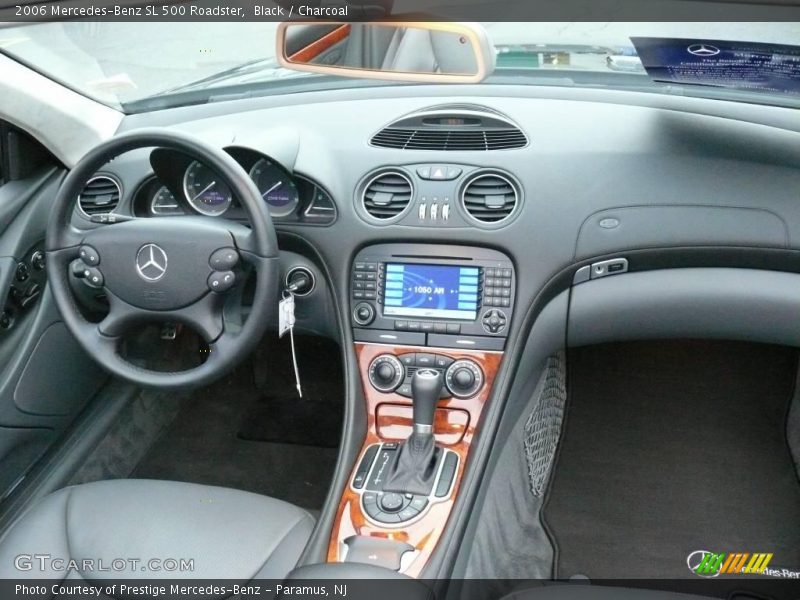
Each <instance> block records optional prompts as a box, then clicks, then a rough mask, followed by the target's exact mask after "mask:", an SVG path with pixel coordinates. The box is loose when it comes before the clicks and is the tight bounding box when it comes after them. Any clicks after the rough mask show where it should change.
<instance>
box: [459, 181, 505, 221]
mask: <svg viewBox="0 0 800 600" xmlns="http://www.w3.org/2000/svg"><path fill="white" fill-rule="evenodd" d="M461 202H462V205H463V207H464V210H465V211H466V212H467V213H468V214H469V215H470V216H471V217H472V218H473V219H475V220H477V221H480V222H481V223H489V224H497V223H500V222H502V221H505V220H506V219H508V218H509V217H510V216H511V215H512V214H513V213H514V210H515V209H516V208H517V205H518V204H519V190H518V188H517V186H516V184H515V183H514V182H513V181H512V180H511V179H510V178H508V177H506V176H505V175H500V174H499V173H480V174H478V175H475V176H474V177H472V178H471V179H470V180H469V181H467V183H466V184H464V189H463V191H462V193H461Z"/></svg>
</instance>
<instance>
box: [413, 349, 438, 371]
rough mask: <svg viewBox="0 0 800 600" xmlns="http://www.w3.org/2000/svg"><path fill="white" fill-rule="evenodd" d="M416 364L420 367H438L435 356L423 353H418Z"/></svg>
mask: <svg viewBox="0 0 800 600" xmlns="http://www.w3.org/2000/svg"><path fill="white" fill-rule="evenodd" d="M416 364H417V366H418V367H434V366H436V365H435V361H434V355H433V354H427V353H423V352H417V354H416Z"/></svg>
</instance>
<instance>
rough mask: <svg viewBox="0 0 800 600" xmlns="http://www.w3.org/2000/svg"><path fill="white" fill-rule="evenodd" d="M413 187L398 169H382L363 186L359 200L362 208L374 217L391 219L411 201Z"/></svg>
mask: <svg viewBox="0 0 800 600" xmlns="http://www.w3.org/2000/svg"><path fill="white" fill-rule="evenodd" d="M413 192H414V188H413V186H412V185H411V180H410V179H409V178H408V177H406V176H405V175H404V174H403V173H401V172H400V171H384V172H383V173H381V174H380V175H376V176H375V177H373V178H372V179H370V180H369V182H368V183H367V185H365V186H364V192H363V194H362V196H361V201H362V202H363V204H364V210H366V211H367V213H369V215H370V216H372V217H374V218H376V219H391V218H392V217H396V216H397V215H399V214H400V213H402V212H403V211H404V210H405V209H406V207H407V206H408V203H409V202H411V196H412V195H413Z"/></svg>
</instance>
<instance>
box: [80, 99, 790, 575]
mask: <svg viewBox="0 0 800 600" xmlns="http://www.w3.org/2000/svg"><path fill="white" fill-rule="evenodd" d="M154 125H158V126H167V127H172V128H175V129H177V130H180V131H185V132H189V133H192V134H193V135H196V136H197V137H199V138H201V139H202V140H204V141H205V142H207V143H210V144H213V145H216V146H218V147H220V148H224V149H225V150H226V151H227V152H228V153H229V154H230V155H231V156H233V157H234V158H235V159H236V160H237V161H238V162H239V164H240V165H241V166H242V167H243V169H244V171H245V172H246V173H247V174H248V176H249V177H250V179H251V180H252V181H253V183H254V185H255V186H256V188H257V189H258V191H259V192H260V194H261V196H262V198H263V199H264V202H265V203H266V204H267V205H268V206H269V209H270V214H271V217H272V220H273V222H274V225H275V228H276V230H277V233H278V240H279V243H280V245H281V250H282V262H283V266H282V269H283V271H282V273H283V276H284V277H285V282H286V284H287V285H288V284H290V283H291V278H292V274H293V273H296V272H297V271H298V269H304V270H305V273H306V274H310V277H308V278H307V280H310V281H313V282H316V285H312V286H311V288H310V289H306V290H304V293H303V294H299V295H298V296H299V297H298V298H297V327H298V328H299V329H301V330H302V329H306V330H309V331H314V332H320V331H323V332H326V334H327V335H330V336H331V337H334V338H335V339H336V340H337V341H338V342H339V343H340V344H341V345H342V347H343V348H344V352H345V354H346V355H347V356H349V357H350V358H349V360H348V365H349V366H348V367H347V368H348V371H347V373H346V376H347V379H348V382H349V385H350V386H351V393H350V394H349V395H348V398H349V399H352V398H356V399H357V400H356V401H358V402H359V404H358V405H357V407H362V408H363V412H364V413H365V415H366V418H365V419H364V420H363V422H362V431H361V432H360V433H351V437H349V438H346V440H345V445H346V446H347V447H348V452H349V454H347V459H348V464H349V465H351V470H348V469H345V471H346V472H345V473H344V474H343V479H341V480H339V481H338V482H337V485H339V489H340V491H341V499H340V501H339V502H338V503H337V504H336V506H335V507H333V508H332V509H331V512H330V514H328V515H327V517H326V518H327V519H328V520H327V521H326V523H327V527H328V528H327V531H328V532H330V537H329V539H328V540H327V548H326V556H327V560H328V561H330V562H340V561H346V560H348V556H350V558H352V557H353V556H354V555H355V554H357V553H359V552H361V550H362V549H361V548H359V547H357V542H358V539H356V540H355V541H354V540H353V538H354V537H355V538H364V537H366V538H376V537H378V538H382V539H384V538H386V539H390V540H391V539H402V540H407V541H408V542H409V543H407V544H406V543H404V545H400V546H397V545H395V546H392V547H391V548H387V549H384V550H385V551H386V553H387V555H390V556H392V557H394V558H393V559H392V560H393V561H394V560H395V559H396V561H397V562H396V563H395V562H392V563H391V567H392V568H394V569H395V570H400V571H402V572H404V573H406V574H410V575H419V574H421V573H423V570H424V569H425V568H426V565H428V563H429V561H430V560H431V558H432V556H433V552H434V550H435V549H436V546H437V544H438V542H439V541H440V539H441V537H442V536H443V535H444V531H445V528H444V525H445V524H446V523H447V522H448V519H450V518H451V511H452V510H453V508H454V506H455V505H456V502H457V499H458V494H459V493H460V492H459V490H460V487H461V486H462V485H463V484H464V483H463V482H464V481H465V479H464V478H465V477H466V472H467V465H468V464H469V461H470V459H471V456H472V454H471V452H472V449H473V447H474V444H475V443H476V442H477V440H479V439H480V437H479V433H480V431H479V430H480V424H481V423H483V421H484V420H485V419H486V418H488V417H486V416H485V415H486V413H487V411H488V412H492V410H493V409H492V402H496V401H498V400H497V398H496V394H497V393H498V392H497V391H496V388H497V383H496V382H498V381H503V376H502V374H503V369H511V368H513V366H514V365H515V364H516V362H517V361H518V360H519V356H520V354H521V352H522V348H523V347H524V344H525V342H526V340H527V339H528V336H529V335H531V333H530V327H531V318H532V315H535V314H536V311H537V310H541V306H542V304H543V303H544V302H545V300H547V299H548V298H552V297H554V296H555V295H556V294H558V293H560V292H563V291H564V290H569V289H570V288H571V287H574V286H580V285H583V284H584V283H585V282H587V281H591V280H594V279H607V278H610V277H612V276H617V275H621V274H623V273H628V272H634V271H647V270H652V269H659V268H661V269H663V268H674V267H697V266H703V267H709V266H748V265H753V264H758V265H759V268H772V269H783V268H789V267H790V265H791V264H795V263H793V262H791V261H787V254H790V253H791V252H792V251H793V250H794V249H795V248H796V246H797V240H798V239H800V195H799V194H800V143H798V142H800V132H798V130H800V126H799V125H798V123H797V120H796V115H794V113H793V112H792V111H791V110H788V109H782V108H777V107H767V106H759V105H744V104H736V103H731V102H719V101H712V100H704V99H699V98H683V97H671V96H662V95H656V94H647V93H636V92H614V91H611V90H582V89H571V88H563V89H552V88H547V89H539V88H535V87H525V86H513V85H508V86H486V87H481V86H461V87H458V88H456V87H447V86H400V87H397V88H396V89H388V88H376V89H370V88H367V89H359V90H342V91H340V92H327V93H325V94H315V93H308V94H304V95H302V96H300V95H292V96H290V97H281V96H278V97H274V98H267V99H243V100H236V101H230V102H220V103H214V104H208V105H202V106H194V107H181V108H175V109H171V110H164V111H159V112H157V113H153V114H147V113H144V114H138V115H131V116H129V117H127V118H126V119H125V120H124V122H123V126H122V130H123V131H125V130H133V129H136V128H139V127H150V126H154ZM98 178H105V180H102V179H101V180H100V182H99V183H102V184H103V185H104V186H105V187H102V186H100V185H99V183H98V181H97V179H98ZM109 181H110V182H111V183H109ZM92 183H94V185H95V186H96V187H97V188H98V189H100V192H99V193H97V194H95V196H94V197H93V198H94V199H91V198H90V196H91V194H87V193H86V192H85V193H84V194H82V196H81V198H80V200H81V201H80V202H79V205H78V208H77V209H76V213H75V215H74V218H73V224H74V225H76V226H77V227H83V228H87V227H97V226H102V225H98V224H97V223H96V222H93V221H95V219H92V217H93V216H94V215H96V214H101V213H103V212H106V213H108V212H111V213H112V214H116V215H120V216H123V217H135V218H154V217H158V218H161V217H169V218H180V217H181V216H182V215H187V214H194V215H205V216H208V217H210V218H226V219H235V220H239V219H243V218H244V214H243V210H242V209H241V207H240V206H239V205H238V202H237V200H236V199H235V198H233V197H232V196H231V194H230V191H229V190H227V188H226V187H225V185H224V184H223V183H222V182H220V181H218V180H217V178H216V177H215V176H214V173H213V172H211V171H209V170H208V169H207V168H206V167H205V166H204V165H202V164H201V163H198V162H197V161H195V160H194V159H193V158H192V157H190V156H185V155H181V154H179V153H176V152H173V151H166V150H163V149H143V150H139V151H134V152H130V153H128V154H126V155H123V156H121V157H119V158H117V159H115V160H114V161H113V162H112V163H111V164H109V165H107V166H106V167H104V169H103V170H102V171H101V172H100V173H98V175H97V176H96V179H95V180H94V182H90V184H89V185H90V186H91V185H92ZM112 184H113V185H112ZM114 186H116V188H115V187H114ZM87 187H88V186H87ZM90 191H91V190H90ZM115 195H116V197H115ZM97 198H100V200H99V201H98V200H97ZM87 199H88V200H87ZM92 202H93V204H92ZM112 205H113V206H112ZM92 211H94V212H92ZM795 262H796V261H795ZM276 302H277V298H276ZM623 321H624V315H615V316H614V318H613V322H614V323H617V322H623ZM592 327H594V325H593V324H591V323H590V324H589V325H588V326H586V327H585V329H586V330H587V331H588V330H590V329H592ZM421 368H428V369H434V370H438V371H440V372H441V374H442V376H443V380H444V381H445V386H444V388H443V392H442V399H441V402H440V403H439V405H438V406H439V408H437V414H436V423H437V434H436V439H437V442H438V443H440V444H442V445H443V446H445V447H446V448H447V452H445V453H444V454H443V459H442V462H441V464H440V465H439V466H438V467H437V468H438V469H439V471H438V472H437V478H436V482H437V483H436V486H435V488H434V489H433V490H432V491H431V494H430V495H428V496H425V495H422V496H419V497H417V496H414V497H413V498H409V499H406V500H407V501H406V500H403V499H402V498H401V499H400V500H401V501H399V502H397V503H394V504H393V503H392V502H393V501H394V500H396V499H395V498H393V497H391V494H387V493H386V492H385V491H384V490H383V489H382V487H381V484H380V482H379V481H378V480H379V479H380V472H381V471H380V464H381V461H383V462H384V463H386V461H389V460H390V457H391V453H392V452H394V451H395V450H396V449H397V443H398V441H399V440H403V439H405V438H406V437H407V436H408V434H409V433H410V431H411V405H410V399H409V395H410V387H409V385H410V384H409V381H410V377H411V375H412V374H413V373H414V372H415V371H416V370H418V369H421ZM348 401H351V400H348ZM439 426H441V428H442V432H441V433H439V432H438V428H439ZM376 474H377V477H378V480H376V478H375V477H376ZM395 495H396V494H395ZM389 498H391V502H390V501H389Z"/></svg>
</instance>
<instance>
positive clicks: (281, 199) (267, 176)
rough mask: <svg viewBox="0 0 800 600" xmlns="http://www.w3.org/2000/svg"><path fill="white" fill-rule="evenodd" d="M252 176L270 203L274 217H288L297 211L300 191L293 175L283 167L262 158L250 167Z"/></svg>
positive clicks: (263, 196)
mask: <svg viewBox="0 0 800 600" xmlns="http://www.w3.org/2000/svg"><path fill="white" fill-rule="evenodd" d="M250 178H251V179H252V180H253V182H254V183H255V184H256V187H257V188H258V191H259V192H260V193H261V197H262V198H264V200H265V201H266V202H267V204H268V205H269V213H270V214H271V215H272V216H273V217H286V216H288V215H290V214H292V213H293V212H294V211H295V209H296V208H297V205H298V204H299V202H300V193H299V192H298V191H297V185H296V184H295V182H294V179H292V176H291V175H289V173H287V172H286V171H284V170H283V169H282V168H281V167H279V166H278V165H276V164H275V163H273V162H271V161H269V160H267V159H266V158H262V159H261V160H259V161H258V162H257V163H256V164H254V165H253V168H252V169H250Z"/></svg>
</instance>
